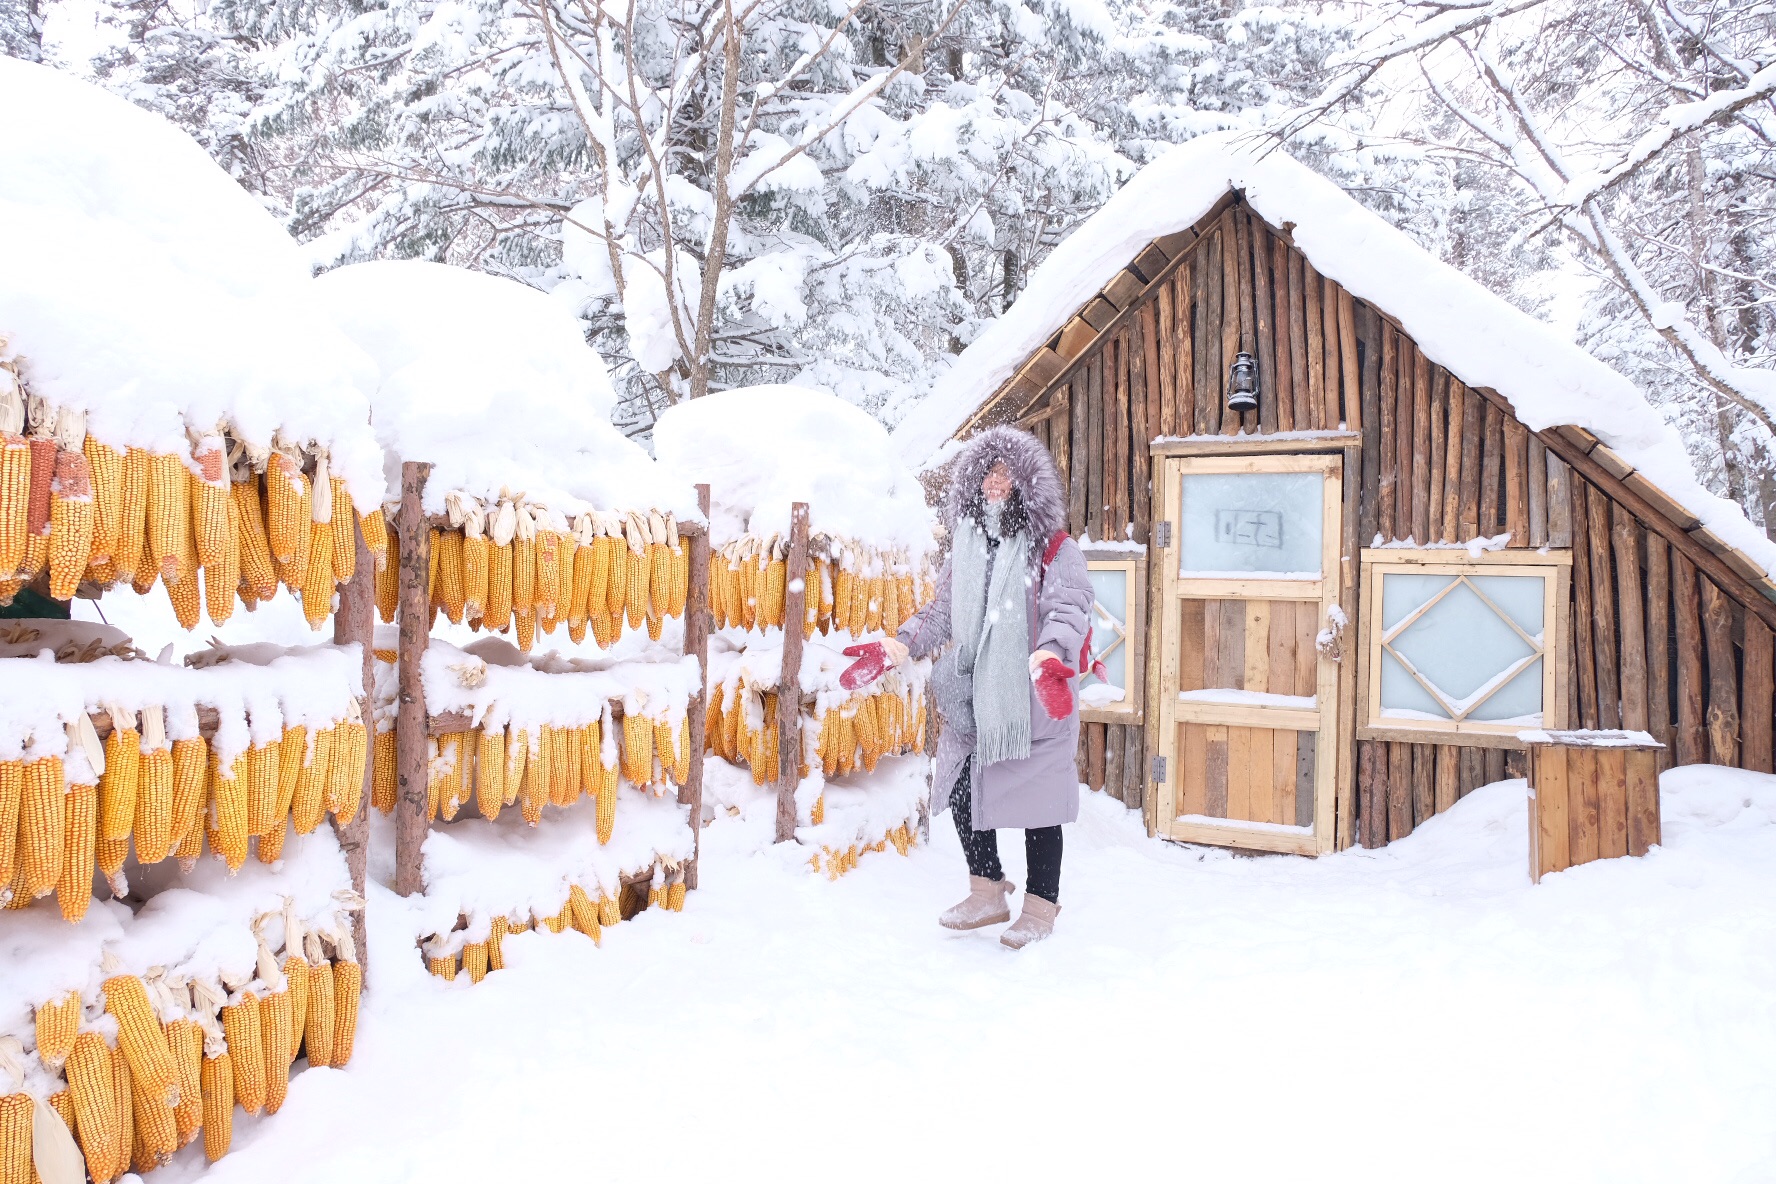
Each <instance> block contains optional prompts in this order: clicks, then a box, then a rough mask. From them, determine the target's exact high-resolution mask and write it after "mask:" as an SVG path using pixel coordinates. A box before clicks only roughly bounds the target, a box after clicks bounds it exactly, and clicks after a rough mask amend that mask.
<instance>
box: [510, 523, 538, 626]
mask: <svg viewBox="0 0 1776 1184" xmlns="http://www.w3.org/2000/svg"><path fill="white" fill-rule="evenodd" d="M511 551H512V612H513V613H524V612H530V613H535V612H536V569H537V547H536V539H535V538H529V539H527V538H525V537H524V536H523V535H522V534H515V535H513V536H512V546H511Z"/></svg>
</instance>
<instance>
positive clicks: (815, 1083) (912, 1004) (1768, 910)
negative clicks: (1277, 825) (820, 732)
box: [159, 769, 1776, 1184]
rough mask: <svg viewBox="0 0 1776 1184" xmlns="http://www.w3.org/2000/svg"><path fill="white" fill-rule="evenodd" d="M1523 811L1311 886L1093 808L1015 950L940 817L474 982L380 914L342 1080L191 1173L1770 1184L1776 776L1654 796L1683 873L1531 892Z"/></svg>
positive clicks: (737, 843) (732, 871)
mask: <svg viewBox="0 0 1776 1184" xmlns="http://www.w3.org/2000/svg"><path fill="white" fill-rule="evenodd" d="M1522 798H1523V788H1522V783H1521V782H1505V783H1501V784H1499V785H1494V786H1490V787H1487V788H1486V789H1483V790H1481V791H1479V792H1477V793H1475V794H1473V795H1471V796H1470V797H1469V798H1468V799H1466V800H1465V801H1464V802H1462V803H1461V804H1460V805H1458V806H1457V807H1456V808H1455V809H1454V810H1452V811H1451V812H1449V813H1448V814H1446V815H1444V816H1443V817H1441V818H1439V819H1437V820H1435V821H1433V822H1432V823H1430V824H1429V825H1427V826H1425V827H1423V828H1422V829H1421V830H1420V831H1419V832H1418V833H1416V834H1414V835H1413V836H1412V837H1411V838H1409V839H1407V840H1404V841H1402V842H1400V843H1397V844H1395V845H1393V846H1392V847H1390V848H1388V849H1386V850H1384V851H1379V852H1364V851H1351V852H1346V853H1344V854H1342V855H1338V856H1334V857H1329V858H1325V859H1321V860H1319V861H1317V862H1315V861H1310V860H1304V859H1295V858H1289V857H1267V858H1256V859H1245V858H1239V859H1235V858H1230V857H1229V856H1227V855H1226V854H1224V853H1221V852H1213V851H1200V850H1196V849H1183V848H1175V847H1168V846H1166V845H1162V844H1158V843H1154V842H1150V841H1149V840H1147V839H1146V838H1145V837H1144V835H1143V834H1142V832H1141V831H1140V829H1139V827H1138V825H1137V823H1136V821H1135V819H1134V817H1133V816H1132V815H1128V814H1125V813H1124V812H1123V811H1122V809H1121V807H1120V805H1119V804H1117V803H1115V802H1112V801H1109V800H1107V799H1105V798H1102V797H1099V796H1095V795H1090V794H1088V795H1087V796H1086V801H1085V803H1084V809H1083V811H1082V816H1081V819H1080V821H1079V823H1078V824H1077V825H1075V826H1072V827H1070V828H1068V832H1067V862H1066V868H1065V873H1064V879H1063V888H1062V901H1063V905H1064V911H1063V913H1062V916H1061V920H1060V925H1059V929H1058V931H1057V935H1056V937H1055V938H1054V939H1053V940H1051V941H1050V942H1048V943H1045V944H1044V945H1040V946H1036V947H1032V948H1031V949H1029V950H1026V951H1024V952H1023V953H1021V954H1013V953H1010V952H1009V951H1006V950H1004V949H1002V948H1001V947H1000V946H999V945H998V942H997V940H996V933H997V930H986V931H980V932H977V933H974V934H963V935H955V934H950V933H947V932H945V931H944V930H942V929H939V928H938V927H937V926H936V924H935V923H934V921H933V918H934V916H935V914H936V913H937V912H938V911H940V910H941V909H942V908H943V907H945V906H947V905H949V904H951V903H953V901H954V899H955V898H957V897H958V896H959V895H960V893H961V889H962V878H963V871H962V864H961V855H960V851H959V848H958V845H957V842H956V839H955V834H954V832H953V830H951V828H950V825H949V820H948V818H947V816H946V817H944V818H941V819H939V820H938V821H937V822H936V824H935V825H934V827H933V833H934V836H935V841H934V843H933V845H932V846H930V847H928V848H920V849H917V850H915V851H914V853H913V854H912V856H911V857H910V858H908V859H901V858H899V857H897V856H895V855H894V854H893V853H892V852H889V853H887V854H881V855H872V856H867V857H865V858H864V859H863V861H862V863H861V865H860V867H859V868H858V870H856V871H855V872H853V873H852V874H850V875H849V876H847V877H845V878H844V879H842V880H839V881H837V882H829V881H827V880H826V879H825V878H823V877H819V876H815V875H813V874H811V873H809V872H808V871H807V870H806V868H805V866H804V864H803V863H802V860H803V859H804V858H805V854H804V853H801V852H791V851H789V850H787V849H782V848H779V849H770V848H766V847H762V843H763V840H764V839H765V838H767V837H768V834H767V830H766V828H767V827H768V820H766V819H759V820H757V821H756V822H755V821H754V820H751V819H723V820H721V821H720V822H718V823H716V824H715V825H713V826H711V827H710V828H709V830H707V831H706V832H705V840H704V841H705V847H704V860H703V868H704V871H703V876H704V888H703V890H702V891H700V892H696V893H692V894H691V897H690V902H689V904H688V905H687V906H686V910H685V912H684V913H682V914H679V915H673V914H663V913H659V912H649V913H645V914H643V915H642V916H641V917H639V918H637V919H636V920H635V921H633V922H628V923H625V924H623V925H620V926H618V927H616V928H615V929H614V930H607V931H606V935H605V941H604V947H603V949H596V948H594V947H593V945H592V944H591V943H590V942H589V941H587V940H586V939H584V938H582V937H580V936H579V935H577V934H574V933H572V932H571V931H570V932H568V933H564V934H560V935H552V934H548V933H534V934H527V935H522V936H519V937H516V938H513V939H509V941H508V943H507V950H508V954H507V958H508V965H509V968H508V969H507V970H505V971H502V972H498V973H495V974H493V975H491V976H489V978H488V979H487V980H486V981H485V982H484V983H482V984H480V985H477V986H470V985H469V984H468V982H467V981H466V979H465V980H463V981H459V982H457V983H455V984H444V983H442V982H439V981H437V980H433V979H430V978H428V977H427V976H426V975H425V974H424V973H423V971H422V969H421V966H420V960H419V958H418V956H417V954H415V953H414V952H413V951H411V950H410V949H403V948H401V945H400V942H399V940H398V939H395V938H393V936H392V935H393V932H394V930H395V928H396V927H395V926H393V925H384V926H382V927H381V940H378V938H377V936H375V935H376V934H377V932H378V926H377V924H376V913H377V911H379V910H386V909H390V908H395V907H398V906H397V905H395V904H394V902H393V901H392V899H391V898H389V897H387V896H386V895H382V896H378V897H376V898H375V899H373V900H372V902H371V909H372V913H371V917H370V925H371V931H372V934H373V937H372V950H371V957H372V959H373V965H372V968H371V976H372V978H371V982H372V987H373V990H372V992H371V993H370V994H368V995H366V997H365V1003H364V1014H363V1017H362V1021H361V1024H360V1030H359V1037H358V1045H357V1055H356V1057H355V1059H354V1060H353V1062H352V1065H351V1066H350V1068H349V1069H347V1070H344V1071H339V1070H326V1069H323V1070H316V1071H309V1072H305V1073H303V1074H301V1075H300V1076H299V1077H297V1078H296V1079H295V1080H294V1081H293V1082H292V1085H291V1089H290V1099H289V1102H288V1103H287V1105H286V1106H285V1108H284V1110H283V1112H282V1113H281V1114H280V1115H278V1116H277V1117H276V1118H275V1119H273V1120H270V1121H261V1120H254V1119H249V1118H247V1117H245V1116H244V1115H242V1114H239V1113H237V1116H236V1123H235V1150H234V1152H233V1153H232V1154H230V1155H229V1156H228V1157H227V1158H226V1159H224V1160H223V1161H222V1162H221V1163H219V1164H217V1165H216V1166H215V1167H214V1168H212V1169H210V1171H209V1172H208V1174H207V1175H206V1176H205V1177H204V1179H205V1180H206V1182H208V1184H223V1182H234V1181H252V1182H254V1184H269V1182H271V1181H282V1180H327V1181H340V1182H344V1181H377V1182H383V1181H407V1180H413V1181H421V1180H425V1181H436V1180H438V1179H475V1178H484V1179H497V1180H514V1181H517V1180H525V1181H530V1180H539V1181H540V1180H573V1181H581V1180H601V1181H602V1180H637V1179H654V1178H660V1177H665V1176H671V1177H674V1178H677V1179H682V1180H693V1181H701V1180H755V1179H756V1180H764V1179H794V1178H803V1179H832V1180H888V1179H893V1180H944V1181H947V1180H962V1181H972V1182H980V1184H985V1182H988V1181H997V1180H1061V1179H1065V1180H1099V1179H1111V1178H1116V1177H1118V1176H1121V1175H1123V1174H1126V1173H1133V1172H1141V1173H1143V1174H1144V1175H1147V1176H1154V1177H1157V1178H1186V1177H1189V1178H1198V1179H1216V1178H1237V1179H1246V1180H1273V1179H1274V1180H1283V1179H1301V1178H1305V1177H1304V1173H1307V1172H1313V1173H1315V1177H1316V1178H1319V1179H1332V1180H1347V1179H1350V1180H1357V1179H1360V1180H1366V1181H1367V1180H1413V1181H1419V1180H1436V1181H1456V1180H1487V1181H1498V1180H1562V1181H1573V1180H1607V1181H1634V1180H1648V1181H1679V1180H1681V1181H1713V1180H1734V1181H1740V1180H1743V1181H1754V1180H1769V1179H1772V1178H1776V892H1773V891H1772V889H1773V888H1776V778H1771V777H1760V776H1757V775H1752V774H1744V773H1735V772H1731V771H1723V770H1716V769H1698V770H1688V771H1680V772H1679V773H1676V774H1672V775H1668V776H1667V778H1666V782H1665V814H1666V831H1665V834H1666V846H1665V848H1663V849H1660V850H1657V851H1655V852H1654V853H1653V854H1652V855H1651V856H1649V857H1648V858H1646V859H1644V860H1616V861H1611V862H1608V863H1599V864H1593V865H1590V866H1588V867H1585V868H1579V869H1574V870H1572V871H1569V872H1566V873H1562V874H1560V875H1557V876H1554V877H1551V878H1550V879H1548V880H1546V881H1545V882H1544V883H1543V884H1542V885H1541V886H1540V887H1538V888H1532V887H1531V886H1530V884H1529V881H1528V877H1527V875H1526V873H1525V870H1524V869H1525V861H1526V856H1525V840H1524V827H1525V822H1524V805H1523V800H1522ZM1002 847H1003V850H1004V854H1005V856H1006V862H1007V870H1008V873H1009V874H1011V875H1012V876H1013V877H1014V878H1015V877H1017V876H1018V875H1019V874H1020V873H1021V870H1022V851H1021V842H1015V841H1014V842H1005V843H1003V844H1002ZM201 1162H202V1161H201V1157H196V1158H193V1153H192V1149H188V1150H187V1151H186V1152H184V1153H182V1157H181V1159H180V1160H179V1161H177V1162H176V1163H175V1164H174V1165H173V1166H172V1167H169V1168H168V1169H165V1170H163V1172H161V1173H159V1175H160V1177H161V1178H162V1179H165V1180H173V1181H177V1180H182V1179H188V1178H190V1177H191V1176H193V1175H195V1174H196V1172H197V1169H198V1168H199V1167H200V1166H201Z"/></svg>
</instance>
